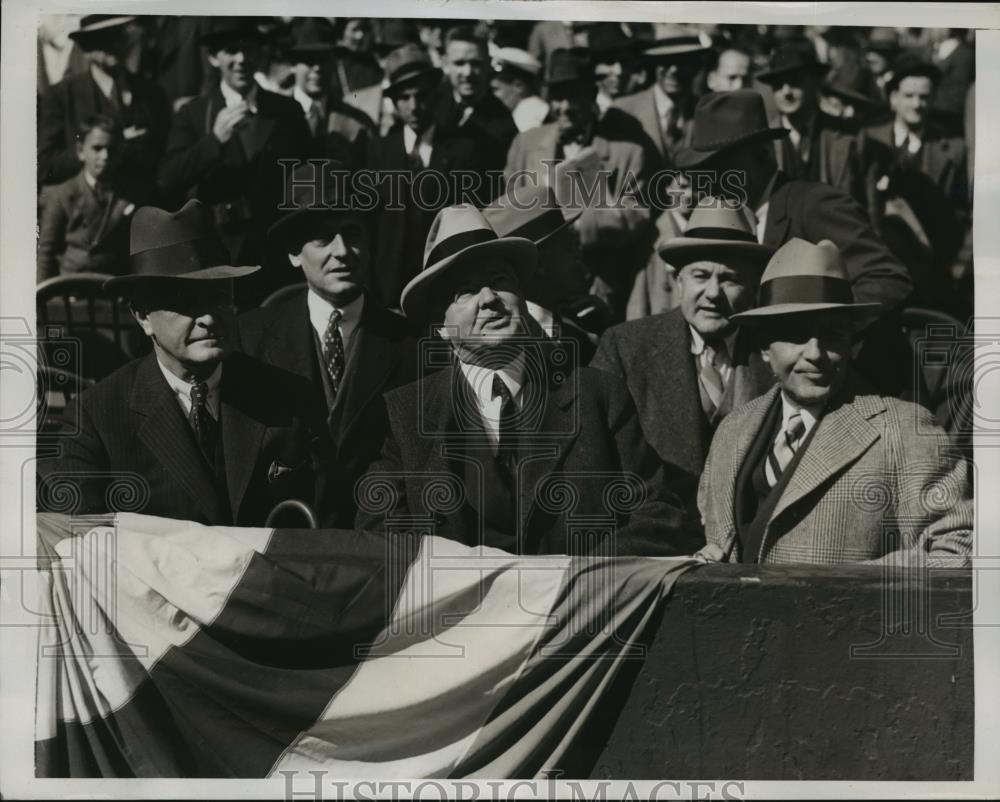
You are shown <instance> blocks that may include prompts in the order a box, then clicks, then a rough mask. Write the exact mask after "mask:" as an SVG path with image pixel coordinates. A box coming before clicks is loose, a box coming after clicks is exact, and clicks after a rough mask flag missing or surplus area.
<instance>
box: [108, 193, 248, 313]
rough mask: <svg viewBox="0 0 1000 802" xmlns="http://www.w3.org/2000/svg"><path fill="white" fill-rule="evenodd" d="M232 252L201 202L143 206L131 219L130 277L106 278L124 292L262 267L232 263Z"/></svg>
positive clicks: (236, 274)
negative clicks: (174, 208)
mask: <svg viewBox="0 0 1000 802" xmlns="http://www.w3.org/2000/svg"><path fill="white" fill-rule="evenodd" d="M230 261H231V260H230V257H229V252H228V251H227V250H226V246H225V245H224V244H223V242H222V239H221V238H220V237H219V235H218V233H217V232H216V230H215V224H214V222H213V220H212V215H211V214H210V213H209V211H208V209H206V208H205V207H204V206H203V205H202V203H201V201H199V200H189V201H188V202H187V203H186V204H184V206H183V208H181V209H180V210H178V211H176V212H168V211H165V210H164V209H159V208H157V207H155V206H143V207H142V208H141V209H139V210H137V211H136V213H135V215H134V216H133V218H132V227H131V232H130V239H129V267H130V268H131V271H132V272H131V273H130V274H129V275H127V276H115V277H114V278H111V279H108V280H107V281H106V282H104V288H105V289H106V290H114V291H115V292H118V293H121V294H123V295H124V294H128V292H130V291H133V290H136V289H138V288H140V287H147V286H149V285H150V284H157V283H162V282H167V281H170V282H175V281H207V280H213V279H214V280H218V279H234V278H242V277H243V276H249V275H250V274H251V273H256V272H257V271H258V270H260V266H259V265H253V266H251V265H245V266H242V267H238V266H234V265H231V264H229V262H230Z"/></svg>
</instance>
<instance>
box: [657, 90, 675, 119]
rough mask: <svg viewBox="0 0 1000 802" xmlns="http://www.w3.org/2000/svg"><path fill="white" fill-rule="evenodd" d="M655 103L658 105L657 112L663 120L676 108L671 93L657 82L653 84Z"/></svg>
mask: <svg viewBox="0 0 1000 802" xmlns="http://www.w3.org/2000/svg"><path fill="white" fill-rule="evenodd" d="M653 103H654V104H655V105H656V114H657V116H658V117H659V118H660V119H661V120H662V119H663V118H664V117H665V116H666V115H667V114H669V113H670V112H671V111H672V110H673V108H674V101H673V100H671V99H670V95H668V94H667V93H666V92H664V91H663V90H662V89H661V88H660V85H659V84H656V83H654V84H653Z"/></svg>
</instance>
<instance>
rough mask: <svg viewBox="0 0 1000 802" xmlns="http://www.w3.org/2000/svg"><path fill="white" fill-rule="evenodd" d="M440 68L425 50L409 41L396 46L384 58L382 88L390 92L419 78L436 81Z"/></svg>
mask: <svg viewBox="0 0 1000 802" xmlns="http://www.w3.org/2000/svg"><path fill="white" fill-rule="evenodd" d="M440 77H441V70H440V69H438V68H437V67H435V66H434V63H433V62H432V61H431V57H430V56H429V55H428V54H427V51H426V50H425V49H424V48H422V47H421V46H420V45H418V44H414V43H413V42H410V43H408V44H405V45H403V46H402V47H397V48H396V49H395V50H393V51H392V52H391V53H390V54H389V55H388V56H386V58H385V80H384V82H383V84H382V88H383V89H384V90H385V91H386V92H389V93H390V94H391V93H392V92H394V91H395V90H397V89H400V88H401V87H403V86H405V85H407V84H410V83H412V82H413V81H419V80H433V81H436V80H438V79H439V78H440Z"/></svg>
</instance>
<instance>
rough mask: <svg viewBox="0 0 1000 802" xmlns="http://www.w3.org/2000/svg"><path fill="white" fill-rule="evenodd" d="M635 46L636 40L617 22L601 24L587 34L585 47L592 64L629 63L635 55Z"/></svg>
mask: <svg viewBox="0 0 1000 802" xmlns="http://www.w3.org/2000/svg"><path fill="white" fill-rule="evenodd" d="M636 44H637V43H636V40H635V39H633V38H632V37H630V36H628V35H627V34H626V33H625V31H623V30H622V26H621V25H620V24H619V23H617V22H602V23H599V24H597V25H595V26H594V27H592V28H591V29H590V30H589V31H588V32H587V46H588V49H589V50H590V55H591V59H592V61H593V63H594V64H614V63H615V62H621V61H631V60H632V59H633V58H634V56H635V53H636Z"/></svg>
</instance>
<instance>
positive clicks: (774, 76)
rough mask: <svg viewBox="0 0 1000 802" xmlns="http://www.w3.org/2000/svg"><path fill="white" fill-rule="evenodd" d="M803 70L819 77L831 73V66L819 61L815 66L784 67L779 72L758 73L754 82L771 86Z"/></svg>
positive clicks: (766, 71)
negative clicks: (772, 83)
mask: <svg viewBox="0 0 1000 802" xmlns="http://www.w3.org/2000/svg"><path fill="white" fill-rule="evenodd" d="M803 70H806V71H807V72H814V73H816V74H817V75H826V74H827V73H828V72H829V71H830V65H829V64H823V63H822V62H819V61H817V62H816V63H814V64H799V65H798V66H794V67H793V66H789V67H782V68H781V69H779V70H765V71H764V72H758V73H757V74H756V75H754V80H757V81H760V82H761V83H765V84H770V83H771V82H772V81H776V80H778V79H779V78H783V77H784V76H786V75H793V74H795V73H801V72H802V71H803Z"/></svg>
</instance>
